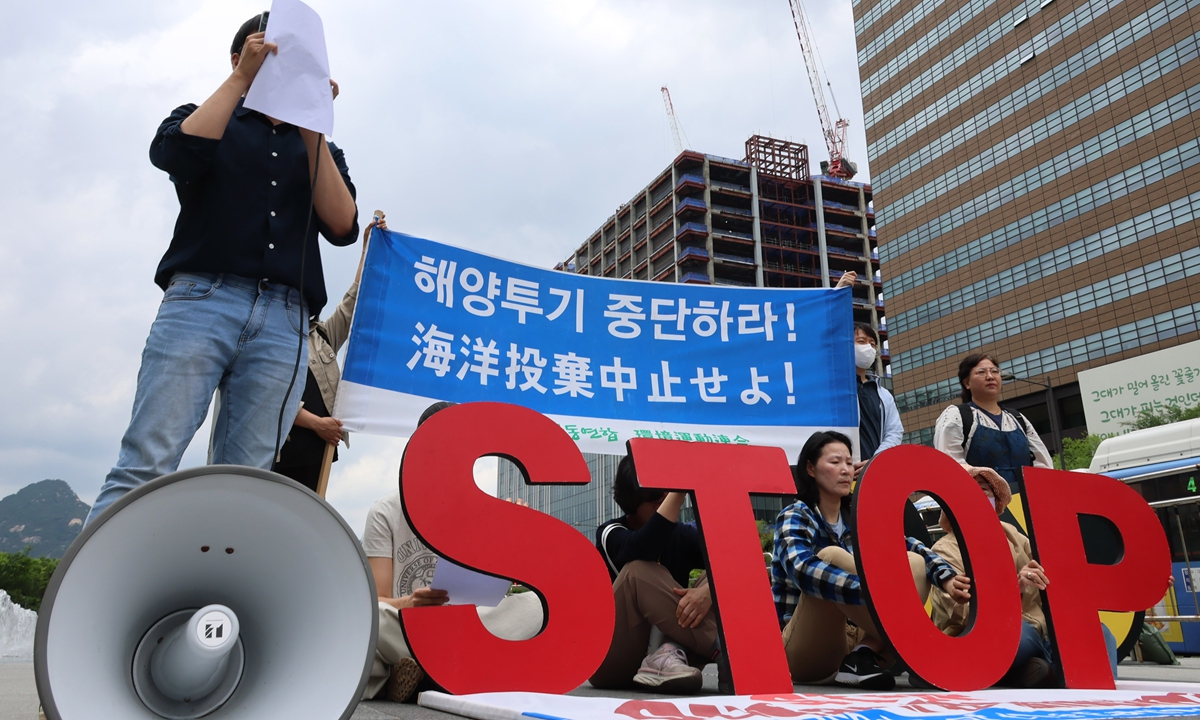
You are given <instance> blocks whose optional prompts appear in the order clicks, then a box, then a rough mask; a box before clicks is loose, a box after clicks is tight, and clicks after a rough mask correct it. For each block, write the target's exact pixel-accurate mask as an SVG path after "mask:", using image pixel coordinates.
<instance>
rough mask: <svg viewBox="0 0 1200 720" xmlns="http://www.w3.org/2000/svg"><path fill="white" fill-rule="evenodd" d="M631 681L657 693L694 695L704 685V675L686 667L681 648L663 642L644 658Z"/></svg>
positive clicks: (684, 655) (688, 666)
mask: <svg viewBox="0 0 1200 720" xmlns="http://www.w3.org/2000/svg"><path fill="white" fill-rule="evenodd" d="M633 681H634V682H635V683H637V684H638V685H640V686H642V687H643V688H645V689H647V690H653V691H654V692H658V693H664V694H678V695H694V694H696V693H698V692H700V688H701V687H702V686H703V685H704V675H703V674H702V673H701V672H700V669H699V668H694V667H692V666H691V665H688V663H687V654H686V653H684V651H683V648H681V647H679V646H678V645H676V644H674V643H669V642H665V643H663V644H662V646H661V647H659V648H658V649H657V650H655V651H654V652H652V653H650V654H649V655H647V656H646V659H645V660H643V661H642V666H641V667H640V668H638V673H637V675H634V676H633Z"/></svg>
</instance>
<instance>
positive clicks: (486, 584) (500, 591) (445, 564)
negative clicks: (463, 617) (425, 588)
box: [429, 558, 512, 607]
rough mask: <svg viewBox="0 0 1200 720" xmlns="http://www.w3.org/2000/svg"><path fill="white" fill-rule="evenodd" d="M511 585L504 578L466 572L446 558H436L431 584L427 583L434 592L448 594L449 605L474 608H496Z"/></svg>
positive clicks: (470, 571)
mask: <svg viewBox="0 0 1200 720" xmlns="http://www.w3.org/2000/svg"><path fill="white" fill-rule="evenodd" d="M511 585H512V583H511V582H509V581H508V580H505V579H504V578H498V577H492V576H491V575H484V574H483V573H477V572H475V571H474V570H468V569H467V568H465V567H463V566H462V565H456V564H455V563H452V562H450V561H449V560H447V559H446V558H438V562H437V569H435V570H434V571H433V582H431V583H429V587H431V588H433V589H435V590H445V591H446V592H448V593H450V604H451V605H475V606H476V607H496V606H497V605H499V604H500V601H501V600H503V599H504V596H505V595H506V594H508V588H509V586H511Z"/></svg>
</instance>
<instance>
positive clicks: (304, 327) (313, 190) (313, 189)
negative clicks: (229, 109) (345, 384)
mask: <svg viewBox="0 0 1200 720" xmlns="http://www.w3.org/2000/svg"><path fill="white" fill-rule="evenodd" d="M324 142H325V134H324V133H317V159H316V162H314V163H313V176H312V181H311V183H310V184H309V187H308V217H307V218H305V220H304V235H302V236H301V238H300V288H299V290H300V342H298V343H297V344H296V364H295V365H293V366H292V379H291V381H290V382H288V389H287V392H286V393H284V394H283V402H282V403H281V404H280V405H279V424H278V426H277V428H276V430H275V462H279V458H280V456H282V455H283V445H281V444H280V441H281V440H283V415H284V413H285V412H286V411H287V404H288V398H290V397H291V396H292V388H294V387H296V376H297V375H298V374H300V356H301V355H303V353H304V343H305V342H307V341H308V322H307V320H308V318H306V317H304V258H305V256H306V255H307V254H308V230H309V228H310V227H311V226H312V216H313V207H314V204H315V202H316V198H317V172H318V171H320V169H321V145H322V144H323V143H324Z"/></svg>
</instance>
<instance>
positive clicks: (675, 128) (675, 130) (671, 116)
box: [662, 85, 683, 155]
mask: <svg viewBox="0 0 1200 720" xmlns="http://www.w3.org/2000/svg"><path fill="white" fill-rule="evenodd" d="M662 96H663V105H664V106H666V108H667V119H668V120H670V121H671V134H673V135H674V136H675V154H677V155H678V154H679V153H681V152H683V141H682V140H680V139H679V130H680V128H679V120H678V119H676V117H675V106H674V105H672V104H671V91H670V90H667V86H666V85H663V87H662Z"/></svg>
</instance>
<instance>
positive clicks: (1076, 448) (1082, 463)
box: [1054, 435, 1104, 470]
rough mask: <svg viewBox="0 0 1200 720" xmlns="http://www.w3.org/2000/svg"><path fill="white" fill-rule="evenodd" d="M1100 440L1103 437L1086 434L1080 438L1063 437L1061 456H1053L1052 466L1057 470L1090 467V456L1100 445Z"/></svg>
mask: <svg viewBox="0 0 1200 720" xmlns="http://www.w3.org/2000/svg"><path fill="white" fill-rule="evenodd" d="M1102 440H1104V438H1102V437H1100V436H1099V435H1088V436H1087V437H1085V438H1083V439H1080V440H1076V439H1075V438H1063V441H1062V447H1063V454H1062V457H1059V456H1057V455H1055V456H1054V467H1056V468H1058V469H1059V470H1078V469H1079V468H1087V467H1090V466H1091V464H1092V457H1093V456H1094V455H1095V454H1096V448H1098V447H1100V442H1101V441H1102ZM1064 461H1065V462H1064Z"/></svg>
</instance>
